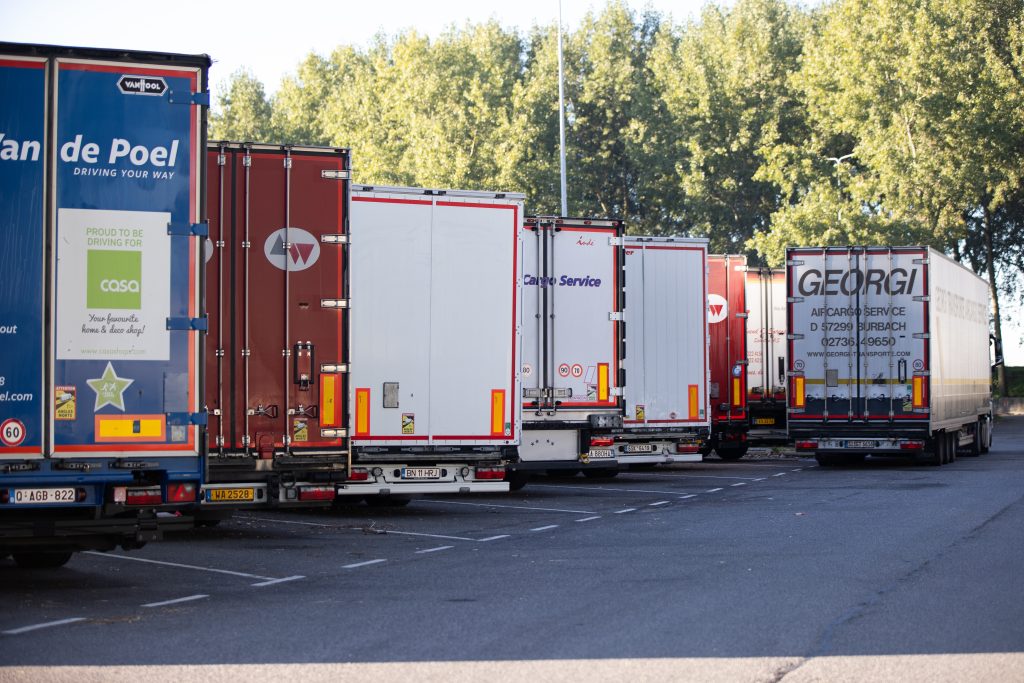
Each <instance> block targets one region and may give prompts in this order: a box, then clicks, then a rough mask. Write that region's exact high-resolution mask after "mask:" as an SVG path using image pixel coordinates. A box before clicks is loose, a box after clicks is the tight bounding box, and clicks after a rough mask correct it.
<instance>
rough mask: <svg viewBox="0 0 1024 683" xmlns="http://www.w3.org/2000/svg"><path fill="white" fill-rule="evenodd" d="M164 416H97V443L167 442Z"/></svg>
mask: <svg viewBox="0 0 1024 683" xmlns="http://www.w3.org/2000/svg"><path fill="white" fill-rule="evenodd" d="M166 440H167V418H166V417H165V416H164V415H97V416H96V442H97V443H110V442H131V441H166Z"/></svg>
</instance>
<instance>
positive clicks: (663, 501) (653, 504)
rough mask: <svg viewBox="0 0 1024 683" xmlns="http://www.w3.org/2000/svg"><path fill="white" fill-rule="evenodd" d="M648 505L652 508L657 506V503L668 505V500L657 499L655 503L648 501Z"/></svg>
mask: <svg viewBox="0 0 1024 683" xmlns="http://www.w3.org/2000/svg"><path fill="white" fill-rule="evenodd" d="M648 505H649V506H650V507H652V508H653V507H657V506H659V505H668V501H667V500H659V501H658V502H657V503H648Z"/></svg>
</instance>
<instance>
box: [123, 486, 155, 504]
mask: <svg viewBox="0 0 1024 683" xmlns="http://www.w3.org/2000/svg"><path fill="white" fill-rule="evenodd" d="M118 488H121V487H118ZM115 491H116V489H115ZM116 498H117V495H116V493H115V499H116ZM163 502H164V496H163V494H162V493H161V492H160V487H159V486H146V487H134V486H128V487H124V504H125V505H160V504H161V503H163Z"/></svg>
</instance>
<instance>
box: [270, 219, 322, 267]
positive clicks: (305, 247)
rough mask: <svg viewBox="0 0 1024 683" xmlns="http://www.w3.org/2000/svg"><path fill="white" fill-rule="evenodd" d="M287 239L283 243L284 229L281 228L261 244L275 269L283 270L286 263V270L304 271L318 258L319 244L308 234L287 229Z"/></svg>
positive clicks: (298, 229)
mask: <svg viewBox="0 0 1024 683" xmlns="http://www.w3.org/2000/svg"><path fill="white" fill-rule="evenodd" d="M287 237H288V241H287V242H285V229H284V228H281V229H280V230H275V231H274V232H272V233H270V235H268V236H267V241H266V242H264V243H263V253H264V254H266V255H267V260H268V261H270V263H271V265H273V266H274V267H275V268H280V269H281V270H284V269H285V267H286V265H285V264H286V263H287V269H288V270H305V269H306V268H309V267H310V266H312V265H313V264H314V263H316V260H317V259H318V258H320V243H319V242H318V241H317V239H316V237H314V236H313V235H312V234H310V233H309V232H306V231H305V230H303V229H302V228H288V236H287ZM286 244H287V248H286V247H285V245H286ZM286 258H287V259H288V260H287V262H286V261H285V259H286Z"/></svg>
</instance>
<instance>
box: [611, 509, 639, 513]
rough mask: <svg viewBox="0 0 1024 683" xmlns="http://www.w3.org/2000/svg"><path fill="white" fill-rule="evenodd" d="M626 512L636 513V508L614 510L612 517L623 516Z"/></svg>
mask: <svg viewBox="0 0 1024 683" xmlns="http://www.w3.org/2000/svg"><path fill="white" fill-rule="evenodd" d="M627 512H636V508H626V509H625V510H616V511H615V512H613V513H612V514H613V515H624V514H626V513H627Z"/></svg>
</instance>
